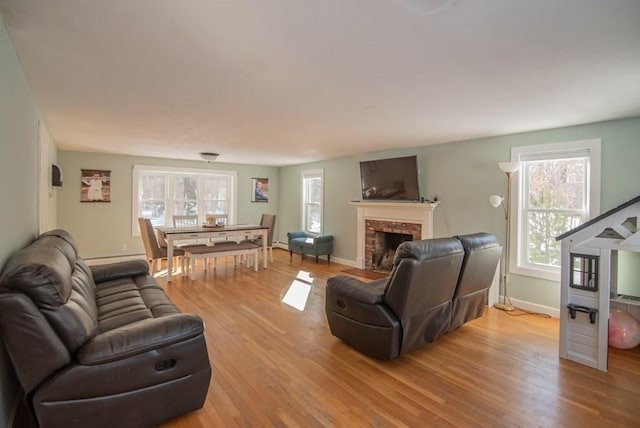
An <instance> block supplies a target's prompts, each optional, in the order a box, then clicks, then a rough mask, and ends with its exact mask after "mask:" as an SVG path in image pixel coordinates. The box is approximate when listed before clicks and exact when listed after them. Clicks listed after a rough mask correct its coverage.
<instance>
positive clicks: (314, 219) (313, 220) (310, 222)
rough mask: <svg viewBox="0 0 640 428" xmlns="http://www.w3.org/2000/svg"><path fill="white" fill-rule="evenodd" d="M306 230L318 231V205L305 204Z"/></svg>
mask: <svg viewBox="0 0 640 428" xmlns="http://www.w3.org/2000/svg"><path fill="white" fill-rule="evenodd" d="M306 214H307V215H306V217H305V218H306V221H307V224H306V230H307V232H311V233H320V205H310V204H307V212H306Z"/></svg>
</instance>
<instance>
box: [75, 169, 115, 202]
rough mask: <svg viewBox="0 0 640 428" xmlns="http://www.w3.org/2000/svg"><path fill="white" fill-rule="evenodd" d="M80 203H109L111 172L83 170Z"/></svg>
mask: <svg viewBox="0 0 640 428" xmlns="http://www.w3.org/2000/svg"><path fill="white" fill-rule="evenodd" d="M81 171H82V180H81V183H80V202H111V171H104V170H100V169H83V170H81Z"/></svg>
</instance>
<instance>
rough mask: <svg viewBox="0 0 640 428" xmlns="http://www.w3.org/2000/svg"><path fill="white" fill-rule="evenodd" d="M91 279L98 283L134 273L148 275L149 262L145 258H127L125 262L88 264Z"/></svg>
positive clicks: (134, 274)
mask: <svg viewBox="0 0 640 428" xmlns="http://www.w3.org/2000/svg"><path fill="white" fill-rule="evenodd" d="M89 268H90V269H91V273H92V274H93V281H94V282H95V283H96V284H98V283H101V282H105V281H111V280H114V279H119V278H128V277H131V276H136V275H148V274H149V263H147V262H146V261H145V260H142V259H140V260H128V261H125V262H118V263H110V264H106V265H95V266H90V267H89Z"/></svg>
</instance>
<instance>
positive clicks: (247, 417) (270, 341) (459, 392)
mask: <svg viewBox="0 0 640 428" xmlns="http://www.w3.org/2000/svg"><path fill="white" fill-rule="evenodd" d="M274 257H275V262H274V263H273V264H270V265H269V268H268V269H266V270H264V269H260V271H259V272H257V273H256V272H254V271H253V270H251V269H247V268H246V267H240V266H238V267H233V265H232V264H231V263H228V264H225V263H224V262H218V267H217V269H216V270H215V271H207V272H203V271H202V270H199V271H198V273H197V275H196V280H195V281H193V282H192V281H189V280H188V279H186V278H182V277H180V276H174V281H173V282H172V283H166V281H165V280H164V279H163V278H162V277H159V278H158V280H159V282H160V283H161V285H162V286H163V287H164V288H165V290H167V293H168V294H169V295H170V297H171V299H172V300H173V301H174V302H175V303H176V305H178V306H179V307H180V308H181V309H182V310H183V311H185V312H194V313H197V314H198V315H200V316H201V317H202V318H203V319H204V321H205V323H206V337H207V344H208V348H209V355H210V360H211V364H212V369H213V376H212V381H211V386H210V389H209V395H208V397H207V400H206V403H205V405H204V407H203V408H202V409H201V410H198V411H195V412H191V413H189V414H187V415H184V416H181V417H178V418H176V419H174V420H172V421H169V422H167V423H165V424H164V425H163V426H164V427H172V428H177V427H181V428H182V427H188V428H196V427H211V426H215V427H222V426H224V427H227V426H230V427H231V426H238V427H296V426H299V427H326V426H336V427H337V426H345V427H347V426H348V427H354V426H355V427H358V426H362V427H387V426H393V427H402V426H406V427H417V426H429V427H431V426H434V427H465V426H469V427H471V426H474V427H477V426H480V427H502V426H505V427H506V426H526V427H535V426H540V427H591V426H593V427H609V426H611V427H614V426H615V427H621V426H622V427H637V426H640V349H638V348H636V349H634V350H628V351H623V350H615V349H612V350H610V352H609V371H608V372H606V373H605V372H600V371H598V370H595V369H591V368H588V367H585V366H582V365H579V364H577V363H573V362H570V361H566V360H563V359H560V358H558V327H559V325H558V320H557V319H545V318H541V317H535V316H522V317H513V316H509V315H508V314H506V313H504V312H501V311H497V310H495V309H487V311H486V312H485V315H484V316H483V317H482V318H481V319H478V320H475V321H473V322H471V323H468V324H466V325H464V326H463V327H461V328H460V329H458V330H456V331H455V332H453V333H451V334H448V335H446V336H444V337H442V338H440V339H438V340H437V341H436V342H435V343H433V344H430V345H427V346H425V347H424V348H422V349H420V350H418V351H415V352H412V353H410V354H407V355H404V356H402V357H401V358H399V359H397V360H395V361H390V362H383V361H378V360H375V359H372V358H369V357H366V356H364V355H362V354H360V353H358V352H357V351H355V350H353V349H351V348H350V347H348V346H347V345H345V344H344V343H342V342H341V341H340V340H338V339H336V338H335V337H333V336H331V333H330V332H329V328H328V325H327V321H326V316H325V313H324V295H325V284H326V280H327V278H328V277H329V276H331V275H337V274H340V272H341V271H342V270H344V269H345V268H347V267H346V266H344V265H340V264H337V263H332V264H331V265H327V263H326V260H325V261H321V262H320V263H319V264H316V263H315V262H314V260H313V259H312V258H307V259H304V260H303V261H301V260H300V258H299V257H294V258H293V260H290V259H289V254H288V253H287V252H285V251H282V250H275V251H274ZM301 270H303V271H306V272H310V273H311V275H312V276H313V278H314V282H313V285H312V289H311V293H310V296H309V300H308V302H307V305H306V307H305V309H304V310H303V311H299V310H297V309H294V308H292V307H290V306H288V305H286V304H284V303H282V301H281V299H282V297H283V296H284V294H285V293H286V291H287V289H288V287H289V285H290V284H291V283H292V282H293V281H294V280H295V278H296V276H297V275H298V272H299V271H301Z"/></svg>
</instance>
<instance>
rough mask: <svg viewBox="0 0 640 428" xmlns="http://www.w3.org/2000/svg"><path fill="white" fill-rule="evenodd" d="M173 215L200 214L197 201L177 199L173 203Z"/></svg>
mask: <svg viewBox="0 0 640 428" xmlns="http://www.w3.org/2000/svg"><path fill="white" fill-rule="evenodd" d="M173 215H198V203H197V202H196V201H176V202H174V203H173Z"/></svg>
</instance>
